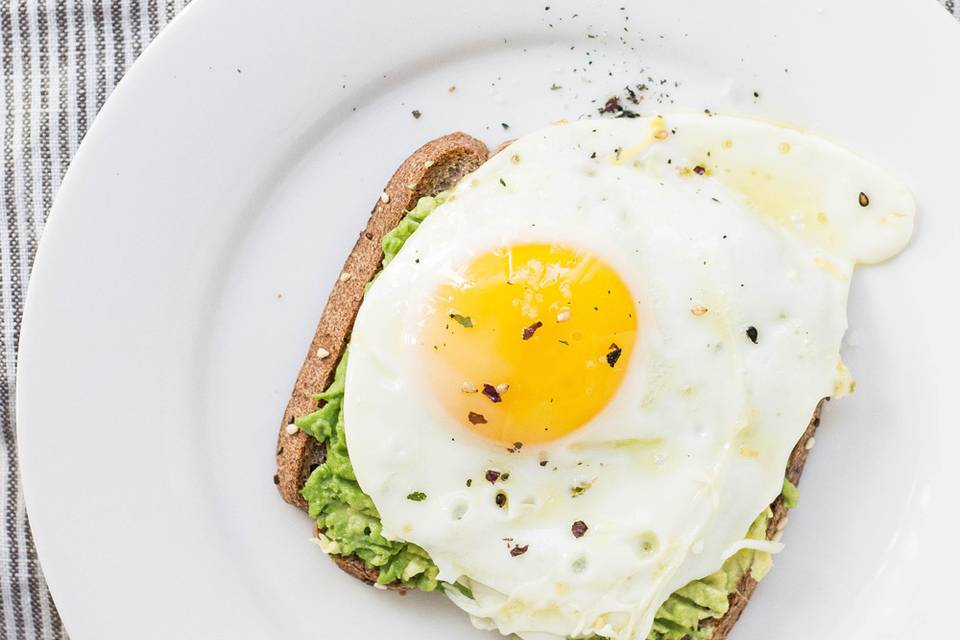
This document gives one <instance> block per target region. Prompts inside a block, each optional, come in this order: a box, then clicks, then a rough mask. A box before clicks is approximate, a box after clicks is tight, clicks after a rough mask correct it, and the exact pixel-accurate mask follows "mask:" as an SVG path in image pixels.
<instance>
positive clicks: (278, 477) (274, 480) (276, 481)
mask: <svg viewBox="0 0 960 640" xmlns="http://www.w3.org/2000/svg"><path fill="white" fill-rule="evenodd" d="M273 484H280V476H278V475H276V474H274V476H273Z"/></svg>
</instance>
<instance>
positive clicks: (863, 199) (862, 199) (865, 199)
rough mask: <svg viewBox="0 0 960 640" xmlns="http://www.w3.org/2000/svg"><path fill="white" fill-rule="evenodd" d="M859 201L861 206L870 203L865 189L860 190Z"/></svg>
mask: <svg viewBox="0 0 960 640" xmlns="http://www.w3.org/2000/svg"><path fill="white" fill-rule="evenodd" d="M859 201H860V206H861V207H866V206H867V205H869V204H870V198H869V197H867V194H865V193H864V192H863V191H861V192H860V197H859Z"/></svg>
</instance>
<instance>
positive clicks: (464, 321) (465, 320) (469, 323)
mask: <svg viewBox="0 0 960 640" xmlns="http://www.w3.org/2000/svg"><path fill="white" fill-rule="evenodd" d="M450 317H451V318H453V319H454V320H456V321H457V324H459V325H460V326H461V327H465V328H467V329H472V328H473V319H472V318H471V317H470V316H462V315H460V314H459V313H451V314H450Z"/></svg>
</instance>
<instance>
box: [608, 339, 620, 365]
mask: <svg viewBox="0 0 960 640" xmlns="http://www.w3.org/2000/svg"><path fill="white" fill-rule="evenodd" d="M622 353H623V349H621V348H620V347H618V346H617V343H615V342H614V343H612V344H611V345H610V351H608V352H607V364H608V365H610V368H611V369H612V368H613V366H614V365H616V364H617V360H619V359H620V354H622Z"/></svg>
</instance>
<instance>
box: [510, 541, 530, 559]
mask: <svg viewBox="0 0 960 640" xmlns="http://www.w3.org/2000/svg"><path fill="white" fill-rule="evenodd" d="M529 547H530V545H527V544H525V545H519V544H518V545H517V546H515V547H514V548H513V549H510V555H511V556H513V557H514V558H516V557H517V556H522V555H523V554H525V553H526V552H527V549H528V548H529Z"/></svg>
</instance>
